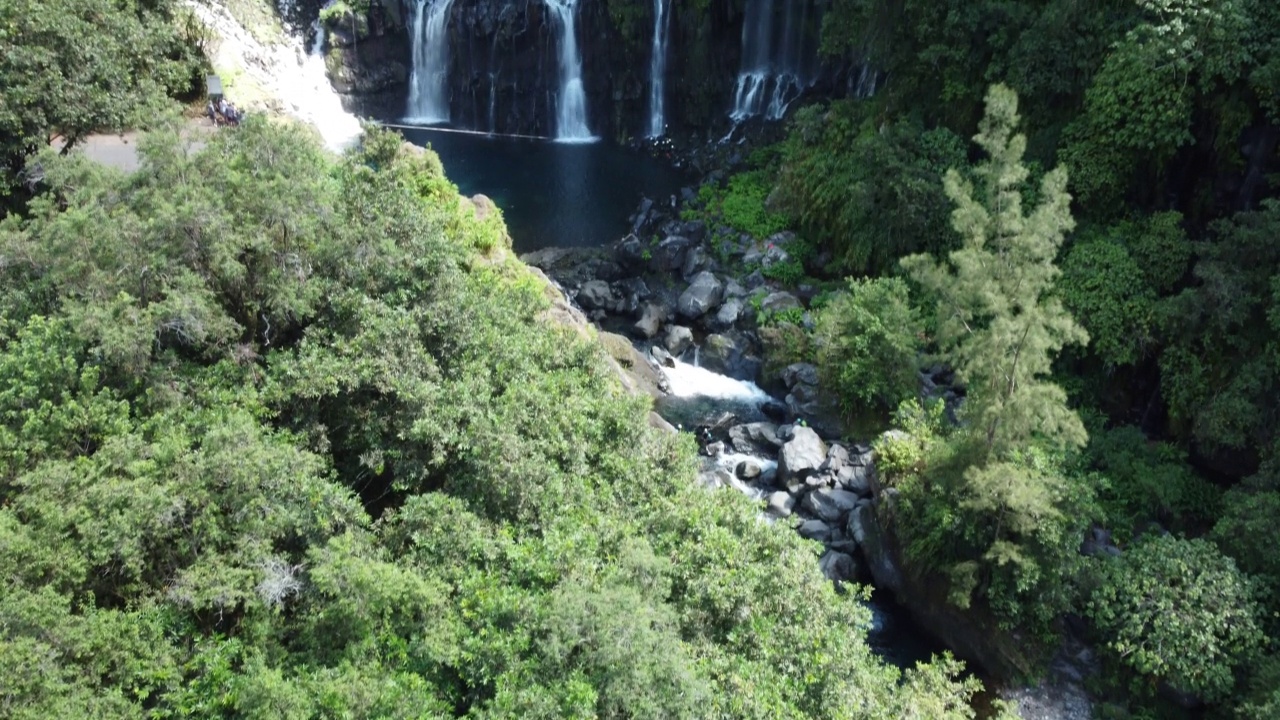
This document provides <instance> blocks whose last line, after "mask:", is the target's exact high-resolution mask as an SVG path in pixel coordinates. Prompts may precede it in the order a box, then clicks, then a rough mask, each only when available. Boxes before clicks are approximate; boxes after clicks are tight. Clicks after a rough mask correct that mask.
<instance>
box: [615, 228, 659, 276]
mask: <svg viewBox="0 0 1280 720" xmlns="http://www.w3.org/2000/svg"><path fill="white" fill-rule="evenodd" d="M649 253H650V250H649V246H648V245H647V244H645V242H644V241H643V240H641V239H640V238H638V237H636V236H635V235H634V234H632V235H628V236H626V237H624V238H622V239H621V240H619V241H618V242H617V243H616V244H614V246H613V257H614V259H615V260H617V262H618V264H619V265H621V266H622V267H624V268H627V269H628V270H630V271H631V272H640V271H641V270H643V269H644V268H645V267H646V266H647V265H648V260H647V259H646V258H647V256H648V254H649Z"/></svg>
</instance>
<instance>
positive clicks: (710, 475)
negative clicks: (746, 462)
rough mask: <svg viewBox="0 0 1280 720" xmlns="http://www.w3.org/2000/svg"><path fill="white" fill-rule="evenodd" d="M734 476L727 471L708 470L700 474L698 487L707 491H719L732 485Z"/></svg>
mask: <svg viewBox="0 0 1280 720" xmlns="http://www.w3.org/2000/svg"><path fill="white" fill-rule="evenodd" d="M732 480H733V476H732V475H730V474H729V473H728V472H727V471H725V470H708V471H706V472H702V473H699V474H698V485H699V486H700V487H703V488H705V489H707V490H719V489H720V488H722V487H726V486H728V485H730V484H731V481H732Z"/></svg>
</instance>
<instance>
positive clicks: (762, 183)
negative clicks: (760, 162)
mask: <svg viewBox="0 0 1280 720" xmlns="http://www.w3.org/2000/svg"><path fill="white" fill-rule="evenodd" d="M771 187H772V186H771V183H770V181H769V176H768V174H767V173H765V172H764V171H762V170H751V171H748V172H743V173H738V174H737V175H734V176H733V177H731V178H729V185H728V187H719V186H716V185H711V184H706V185H703V186H702V187H700V188H698V205H699V208H698V209H693V208H686V209H685V210H684V211H683V217H685V218H686V219H703V220H706V221H708V222H709V223H722V224H724V225H728V226H729V227H731V228H733V229H735V230H737V231H739V232H744V233H747V234H748V235H750V236H752V237H754V238H761V239H763V238H767V237H769V236H770V235H774V234H776V233H779V232H782V231H783V230H785V229H786V228H787V218H786V216H785V215H783V214H781V213H777V212H773V211H771V210H769V209H768V207H767V206H766V201H767V200H768V198H769V191H770V188H771Z"/></svg>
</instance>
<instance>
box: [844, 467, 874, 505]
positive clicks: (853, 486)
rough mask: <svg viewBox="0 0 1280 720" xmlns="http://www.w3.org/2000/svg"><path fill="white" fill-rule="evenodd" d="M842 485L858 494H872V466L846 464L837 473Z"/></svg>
mask: <svg viewBox="0 0 1280 720" xmlns="http://www.w3.org/2000/svg"><path fill="white" fill-rule="evenodd" d="M836 482H837V483H839V485H840V487H842V488H844V489H845V490H848V491H849V492H851V493H855V494H857V495H862V496H864V497H865V496H868V495H870V494H871V477H870V468H868V467H867V466H866V465H845V466H844V467H842V468H840V470H839V472H838V473H837V474H836Z"/></svg>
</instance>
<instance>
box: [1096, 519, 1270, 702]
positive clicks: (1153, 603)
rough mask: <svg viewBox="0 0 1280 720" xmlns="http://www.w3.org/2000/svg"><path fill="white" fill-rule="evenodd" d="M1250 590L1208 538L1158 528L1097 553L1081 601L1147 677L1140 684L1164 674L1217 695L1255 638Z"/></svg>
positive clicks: (1109, 640)
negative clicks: (1096, 567)
mask: <svg viewBox="0 0 1280 720" xmlns="http://www.w3.org/2000/svg"><path fill="white" fill-rule="evenodd" d="M1253 592H1254V591H1253V588H1252V587H1251V585H1250V582H1249V579H1248V578H1247V577H1246V576H1245V575H1244V574H1242V573H1241V572H1240V571H1239V570H1237V569H1236V564H1235V562H1233V561H1232V560H1231V558H1228V557H1225V556H1223V555H1222V554H1221V553H1220V552H1218V549H1217V548H1215V547H1214V546H1213V544H1211V543H1209V542H1206V541H1204V540H1182V539H1179V538H1175V537H1173V536H1170V535H1160V536H1155V537H1151V538H1149V539H1147V540H1144V541H1143V542H1141V543H1139V544H1138V545H1136V546H1135V547H1132V548H1130V549H1129V550H1128V551H1127V552H1125V554H1124V555H1122V556H1121V557H1119V558H1115V559H1107V560H1104V561H1103V565H1102V567H1101V569H1100V571H1099V578H1098V585H1097V587H1096V589H1095V590H1094V591H1093V593H1092V595H1091V596H1090V598H1089V601H1088V604H1087V606H1086V607H1087V613H1088V616H1089V618H1090V619H1091V620H1092V621H1093V623H1094V625H1095V626H1096V627H1097V629H1098V631H1099V633H1100V634H1101V638H1102V641H1103V644H1104V647H1106V648H1107V650H1108V651H1109V652H1110V653H1111V654H1112V655H1113V656H1114V657H1115V659H1116V660H1117V661H1118V662H1120V663H1121V664H1122V665H1124V666H1126V667H1128V668H1129V669H1130V670H1132V671H1133V672H1135V673H1137V674H1138V675H1139V676H1140V677H1141V678H1143V679H1144V680H1146V681H1148V682H1147V683H1141V684H1139V685H1138V686H1137V688H1138V689H1139V690H1143V689H1145V691H1146V692H1148V693H1149V692H1151V691H1152V690H1154V687H1153V685H1151V684H1149V683H1150V681H1165V682H1168V683H1169V684H1170V685H1172V686H1173V687H1175V688H1177V689H1178V690H1182V691H1184V692H1190V693H1194V694H1196V695H1199V696H1201V697H1204V698H1205V699H1207V700H1210V701H1216V700H1221V699H1223V698H1225V697H1227V696H1228V695H1229V694H1230V693H1231V691H1232V688H1233V687H1234V685H1235V676H1234V673H1235V670H1236V669H1237V668H1238V667H1240V666H1241V665H1242V664H1244V663H1246V662H1248V661H1249V660H1251V659H1252V658H1253V655H1254V653H1255V652H1256V651H1257V649H1258V648H1259V646H1260V644H1261V640H1262V634H1261V631H1260V630H1259V627H1258V608H1257V603H1256V602H1255V600H1254V595H1253Z"/></svg>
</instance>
